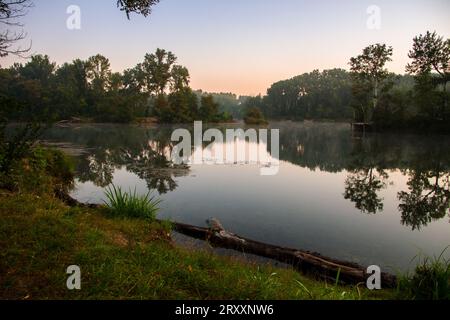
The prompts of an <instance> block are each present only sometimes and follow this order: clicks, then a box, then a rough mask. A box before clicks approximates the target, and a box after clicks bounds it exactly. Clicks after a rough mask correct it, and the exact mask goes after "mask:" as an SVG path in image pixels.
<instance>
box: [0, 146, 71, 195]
mask: <svg viewBox="0 0 450 320" xmlns="http://www.w3.org/2000/svg"><path fill="white" fill-rule="evenodd" d="M73 172H74V165H73V163H72V161H71V159H70V158H69V157H68V156H66V155H65V154H64V153H63V152H61V151H59V150H54V149H45V148H41V147H36V148H32V149H31V150H30V151H29V153H28V155H27V156H26V157H24V158H22V159H20V160H17V161H15V163H14V165H13V166H12V167H11V170H9V172H8V173H1V174H0V175H1V177H0V178H1V183H0V188H5V189H9V190H11V191H22V192H31V193H35V194H44V193H48V194H52V193H54V192H55V191H63V192H67V191H68V190H69V189H70V188H71V187H72V186H73V181H74V173H73Z"/></svg>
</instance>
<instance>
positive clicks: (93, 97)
mask: <svg viewBox="0 0 450 320" xmlns="http://www.w3.org/2000/svg"><path fill="white" fill-rule="evenodd" d="M176 61H177V58H176V56H175V55H174V54H173V53H171V52H168V51H165V50H162V49H157V50H156V52H155V53H154V54H147V55H146V56H145V58H144V61H143V62H142V63H139V64H138V65H136V66H135V67H134V68H131V69H127V70H125V71H124V72H123V73H117V72H115V73H114V72H112V71H111V67H110V62H109V60H108V59H107V58H106V57H104V56H102V55H96V56H92V57H90V58H89V59H87V60H86V61H83V60H80V59H77V60H74V61H72V62H71V63H65V64H63V65H61V66H56V64H55V63H53V62H51V61H50V58H49V57H48V56H46V55H45V56H44V55H34V56H32V57H31V59H30V61H29V62H27V63H26V64H15V65H13V66H12V67H10V68H7V69H0V103H1V105H2V111H3V112H4V113H5V114H6V115H7V116H8V118H9V119H12V120H17V121H28V120H30V117H31V116H33V117H36V118H38V119H52V120H54V121H57V120H63V119H70V118H73V117H84V118H91V119H92V120H93V121H97V122H125V123H128V122H131V121H133V120H136V119H138V118H144V117H156V118H157V119H158V120H159V121H160V122H164V123H177V122H191V121H194V120H203V121H206V122H222V121H230V120H232V116H231V114H230V113H228V112H226V110H224V112H219V105H218V104H217V103H216V102H215V101H214V99H213V97H212V95H206V94H199V93H198V92H194V91H193V90H192V89H191V88H190V87H189V71H188V70H187V69H186V68H185V67H183V66H180V65H177V64H176Z"/></svg>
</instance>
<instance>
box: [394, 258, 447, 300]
mask: <svg viewBox="0 0 450 320" xmlns="http://www.w3.org/2000/svg"><path fill="white" fill-rule="evenodd" d="M445 251H446V250H444V252H442V254H441V255H440V256H439V257H438V258H433V259H430V258H428V257H425V258H423V259H422V260H421V261H420V263H419V265H418V266H417V267H416V270H415V273H414V274H413V275H406V276H403V277H401V278H400V279H399V285H398V294H399V297H400V298H401V299H413V300H449V299H450V260H446V259H445V258H444V257H443V256H444V253H445Z"/></svg>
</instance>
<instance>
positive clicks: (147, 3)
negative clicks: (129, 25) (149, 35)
mask: <svg viewBox="0 0 450 320" xmlns="http://www.w3.org/2000/svg"><path fill="white" fill-rule="evenodd" d="M157 3H159V0H117V7H119V8H120V10H122V11H125V13H126V14H127V17H128V19H129V18H130V13H138V14H142V15H143V16H145V17H146V16H148V15H149V14H150V13H151V12H152V6H154V5H156V4H157Z"/></svg>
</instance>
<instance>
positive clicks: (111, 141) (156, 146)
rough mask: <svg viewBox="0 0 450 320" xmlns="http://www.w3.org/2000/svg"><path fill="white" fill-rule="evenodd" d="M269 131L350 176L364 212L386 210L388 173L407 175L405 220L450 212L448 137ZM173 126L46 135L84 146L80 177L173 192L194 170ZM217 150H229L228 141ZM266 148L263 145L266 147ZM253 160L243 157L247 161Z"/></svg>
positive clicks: (298, 155) (297, 157)
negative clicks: (177, 161)
mask: <svg viewBox="0 0 450 320" xmlns="http://www.w3.org/2000/svg"><path fill="white" fill-rule="evenodd" d="M272 128H275V129H280V160H282V161H287V162H290V163H292V164H294V165H296V166H299V167H302V168H308V169H309V170H311V171H315V170H320V171H324V172H330V173H345V174H346V179H345V184H344V190H342V191H341V194H342V195H343V197H344V198H345V199H347V200H348V201H350V202H351V203H353V205H354V206H355V208H356V209H358V210H359V211H360V212H362V213H366V214H380V213H382V212H383V211H384V203H385V199H384V197H383V196H382V194H383V192H386V189H387V187H388V186H389V185H392V184H395V183H396V181H395V179H392V178H391V177H390V175H391V173H392V172H400V173H401V174H402V175H404V176H405V177H407V179H408V182H407V188H406V189H405V190H402V191H400V192H398V194H397V195H396V198H397V200H398V210H399V213H400V214H401V219H400V221H401V223H402V224H403V225H405V226H408V227H410V228H411V229H412V230H418V229H421V228H423V227H425V226H427V225H428V224H429V223H430V222H432V221H435V220H440V219H443V218H445V217H446V216H447V215H449V205H450V191H449V180H450V166H449V165H450V163H449V159H450V143H449V139H448V138H447V137H440V136H414V135H394V134H373V135H368V136H367V137H365V138H363V139H361V138H355V137H352V135H351V133H350V130H349V127H348V126H347V125H341V124H295V123H275V124H272ZM173 129H174V128H172V127H164V126H162V127H155V128H141V127H134V126H93V127H80V128H78V129H57V128H56V129H54V130H52V131H51V132H50V133H49V134H48V136H47V139H49V140H51V141H58V142H61V141H64V142H70V143H73V144H77V145H82V146H84V147H85V149H86V150H87V154H86V155H83V156H81V157H80V158H79V161H78V166H77V178H78V179H79V181H80V182H92V183H94V184H95V185H96V186H99V187H105V186H107V185H109V184H110V183H111V182H112V181H113V178H114V172H115V171H116V170H117V169H120V168H126V170H127V171H129V172H132V173H134V174H136V175H137V176H138V177H139V178H140V179H143V180H145V182H146V184H147V186H148V188H150V189H156V190H157V191H158V192H159V193H160V194H166V193H169V192H171V191H174V190H176V188H177V187H178V182H177V181H178V178H180V177H183V176H187V175H189V173H190V168H189V167H188V166H177V165H174V164H173V163H172V162H171V160H170V154H171V152H172V150H173V147H174V144H173V143H172V142H171V141H170V137H171V134H172V132H173ZM223 129H225V128H223ZM205 130H206V128H205ZM241 143H244V144H245V141H243V142H242V141H241ZM207 146H208V145H207V144H205V145H204V148H207ZM238 147H239V146H238ZM260 147H261V146H260ZM217 148H218V149H220V148H222V149H226V146H225V145H222V146H218V147H217ZM244 148H245V149H246V150H247V151H248V150H249V149H250V148H258V146H256V145H250V144H249V145H246V146H245V147H244ZM262 149H264V150H266V148H265V146H263V148H262ZM208 151H209V152H211V150H208ZM248 162H249V161H248V159H246V161H245V163H248ZM298 179H301V177H298ZM299 192H301V190H299Z"/></svg>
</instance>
